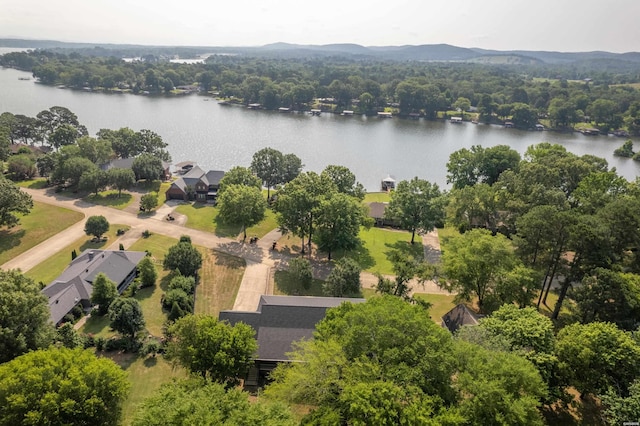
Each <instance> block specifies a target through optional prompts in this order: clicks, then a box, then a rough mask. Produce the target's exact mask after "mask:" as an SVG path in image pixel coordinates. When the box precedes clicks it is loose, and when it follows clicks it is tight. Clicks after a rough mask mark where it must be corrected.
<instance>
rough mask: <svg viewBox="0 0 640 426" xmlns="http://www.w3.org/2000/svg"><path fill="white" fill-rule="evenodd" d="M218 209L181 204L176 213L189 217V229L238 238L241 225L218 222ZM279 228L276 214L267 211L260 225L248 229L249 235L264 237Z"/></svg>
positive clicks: (198, 204) (209, 205)
mask: <svg viewBox="0 0 640 426" xmlns="http://www.w3.org/2000/svg"><path fill="white" fill-rule="evenodd" d="M218 211H219V210H218V209H217V208H215V207H213V206H212V205H211V204H204V203H192V204H181V205H179V206H178V207H176V212H178V213H180V214H183V215H185V216H187V223H186V224H185V226H187V227H188V228H193V229H198V230H201V231H207V232H212V233H215V234H216V235H217V236H219V237H228V238H237V237H238V236H239V235H240V232H241V231H242V229H241V226H240V225H228V224H225V223H222V222H221V221H220V220H218ZM277 227H278V224H277V223H276V216H275V213H274V212H273V211H272V210H270V209H267V211H266V214H265V218H264V220H263V221H262V222H260V223H259V224H257V225H255V226H252V227H250V228H247V235H257V236H258V237H259V238H262V237H264V236H265V235H266V234H267V233H268V232H269V231H271V230H273V229H275V228H277Z"/></svg>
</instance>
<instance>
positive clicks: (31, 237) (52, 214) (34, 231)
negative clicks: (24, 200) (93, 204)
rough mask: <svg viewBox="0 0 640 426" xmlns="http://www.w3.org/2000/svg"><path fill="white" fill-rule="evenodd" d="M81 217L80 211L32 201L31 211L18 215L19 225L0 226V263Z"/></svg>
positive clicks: (65, 227)
mask: <svg viewBox="0 0 640 426" xmlns="http://www.w3.org/2000/svg"><path fill="white" fill-rule="evenodd" d="M83 217H84V215H83V214H82V213H80V212H76V211H73V210H68V209H64V208H62V207H55V206H52V205H50V204H43V203H38V202H34V203H33V209H32V210H31V213H29V214H28V215H20V224H19V225H17V226H14V227H13V228H10V229H8V228H6V227H0V265H2V264H3V263H5V262H8V261H9V260H11V259H13V258H14V257H16V256H18V255H19V254H21V253H24V252H25V251H27V250H29V249H30V248H32V247H35V246H36V245H38V244H40V243H41V242H43V241H45V240H46V239H48V238H50V237H52V236H54V235H55V234H57V233H58V232H61V231H63V230H65V229H67V228H68V227H69V226H71V225H73V224H74V223H76V222H78V221H80V220H81V219H82V218H83ZM45 224H46V226H45Z"/></svg>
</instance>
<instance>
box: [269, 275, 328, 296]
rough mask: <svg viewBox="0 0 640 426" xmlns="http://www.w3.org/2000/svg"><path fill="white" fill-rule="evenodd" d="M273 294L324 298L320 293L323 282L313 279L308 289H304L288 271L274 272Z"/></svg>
mask: <svg viewBox="0 0 640 426" xmlns="http://www.w3.org/2000/svg"><path fill="white" fill-rule="evenodd" d="M273 280H274V284H275V285H274V287H273V294H275V295H284V296H325V294H323V293H322V283H324V281H322V280H317V279H315V278H314V279H313V281H312V282H311V285H310V286H309V288H308V289H307V288H304V287H303V286H302V285H301V284H300V282H299V281H298V280H297V279H295V277H294V276H293V274H291V273H290V272H289V271H276V273H275V274H274V277H273Z"/></svg>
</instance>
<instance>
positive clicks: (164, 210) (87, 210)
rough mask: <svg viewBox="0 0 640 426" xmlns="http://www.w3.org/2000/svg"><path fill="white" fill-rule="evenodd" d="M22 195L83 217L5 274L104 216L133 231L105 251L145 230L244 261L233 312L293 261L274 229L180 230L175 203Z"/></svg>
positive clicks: (249, 307) (367, 284) (433, 288)
mask: <svg viewBox="0 0 640 426" xmlns="http://www.w3.org/2000/svg"><path fill="white" fill-rule="evenodd" d="M23 190H24V191H25V192H27V193H29V194H30V195H31V196H32V197H33V199H34V200H35V201H38V202H42V203H46V204H52V205H55V206H58V207H64V208H67V209H70V210H75V211H79V212H81V213H83V214H84V215H85V219H83V220H81V221H80V222H78V223H76V224H74V225H72V226H71V227H69V228H67V229H65V230H64V231H62V232H60V233H58V234H56V235H54V236H53V237H51V238H49V239H47V240H46V241H43V242H42V243H40V244H38V245H37V246H35V247H33V248H31V249H29V250H27V251H26V252H24V253H22V254H21V255H19V256H17V257H15V258H13V259H11V260H10V261H8V262H6V263H5V264H3V265H1V266H0V268H2V269H5V270H7V269H21V270H22V271H23V272H26V271H28V270H30V269H31V268H33V267H35V266H36V265H38V264H39V263H41V262H43V261H44V260H46V259H47V258H49V257H50V256H51V255H52V254H54V253H56V252H58V251H60V250H62V249H63V248H65V247H67V246H68V245H69V244H71V243H73V242H74V241H76V240H78V239H79V238H82V237H84V236H85V233H84V224H85V222H86V218H87V217H89V216H93V215H103V216H105V217H106V218H107V220H108V221H109V223H112V224H120V225H128V226H130V227H131V228H130V229H129V230H128V231H127V232H126V233H125V234H124V235H122V236H120V237H119V238H117V239H116V240H115V241H113V242H112V243H111V244H110V245H109V246H108V249H109V250H117V249H118V248H119V245H120V244H122V245H123V246H124V248H125V249H127V248H129V247H131V245H132V244H133V243H134V242H136V241H137V240H138V239H139V238H141V236H142V233H143V232H144V231H145V230H148V231H149V232H151V233H156V234H161V235H166V236H168V237H172V238H176V239H178V238H180V236H182V235H185V234H186V235H189V236H190V237H191V240H192V241H193V243H194V244H197V245H200V246H203V247H206V248H210V249H215V250H217V251H220V252H223V253H227V254H231V255H234V256H238V257H241V258H243V259H245V261H246V264H247V266H246V270H245V274H244V276H243V279H242V283H241V284H240V289H239V290H238V295H237V297H236V301H235V304H234V308H233V309H234V310H242V311H255V310H256V308H257V307H258V302H259V300H260V295H262V294H267V293H271V292H272V291H273V289H270V288H269V283H270V275H271V270H272V269H285V268H286V267H287V265H288V261H289V259H290V258H291V256H290V255H288V254H286V253H281V252H279V251H278V250H271V248H272V244H273V242H274V241H278V240H279V239H280V237H281V236H282V234H281V232H280V231H279V230H277V229H275V230H273V231H271V232H269V233H268V234H266V235H265V236H264V237H263V238H261V239H260V240H258V243H257V244H249V243H248V242H247V243H243V242H241V241H236V240H233V239H230V238H222V237H218V236H216V235H215V234H213V233H210V232H205V231H199V230H196V229H191V228H186V227H184V219H183V216H182V215H178V214H177V213H173V210H174V209H175V207H176V206H177V204H176V203H168V204H164V205H162V206H160V207H159V208H158V210H157V211H156V212H154V214H151V215H138V214H137V213H138V212H137V210H136V211H135V212H134V211H133V210H131V209H129V210H131V211H127V210H117V209H113V208H110V207H104V206H99V205H94V204H91V203H87V202H85V201H82V200H76V199H71V198H67V197H64V196H60V195H58V194H55V193H54V192H53V191H51V190H42V189H31V188H23ZM169 213H171V214H172V215H174V216H176V217H178V216H180V220H175V221H171V222H169V221H167V220H166V216H167V214H169ZM429 235H431V234H428V236H427V238H423V241H425V240H426V241H427V242H425V243H424V244H425V255H426V252H427V249H429V250H432V251H433V252H434V253H435V252H436V251H437V253H438V254H439V249H440V247H439V243H438V240H437V233H434V235H433V236H430V237H429ZM436 247H437V249H436ZM312 265H313V268H314V276H315V277H318V278H326V276H327V275H328V273H329V272H330V270H331V268H330V266H329V265H328V264H327V263H326V262H318V261H312ZM391 278H393V277H391ZM361 279H362V284H363V287H364V288H375V284H376V283H377V278H376V277H375V276H374V275H373V274H370V273H367V272H363V273H362V276H361ZM413 286H414V291H416V292H420V293H423V292H424V293H436V294H448V292H446V291H444V290H442V289H440V288H439V287H438V286H437V285H435V283H432V282H427V283H425V284H424V288H421V287H420V285H419V284H417V282H414V283H413Z"/></svg>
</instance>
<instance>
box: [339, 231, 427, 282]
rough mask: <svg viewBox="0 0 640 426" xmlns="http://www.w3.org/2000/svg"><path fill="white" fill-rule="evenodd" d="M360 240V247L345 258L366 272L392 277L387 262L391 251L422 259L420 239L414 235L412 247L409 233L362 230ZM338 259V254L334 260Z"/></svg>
mask: <svg viewBox="0 0 640 426" xmlns="http://www.w3.org/2000/svg"><path fill="white" fill-rule="evenodd" d="M360 239H361V240H362V242H363V244H362V247H360V248H359V249H356V250H353V251H351V252H349V253H347V254H346V256H349V257H351V258H353V259H355V260H356V261H358V263H359V264H360V266H361V267H362V269H363V270H365V271H368V272H373V273H376V272H379V273H381V274H389V275H392V274H393V265H392V264H391V261H390V260H389V254H390V253H391V251H392V250H398V251H400V252H402V253H405V254H406V255H411V256H414V257H417V258H419V259H422V258H423V257H424V248H423V247H422V238H421V237H420V236H419V235H416V238H415V243H414V244H413V245H412V244H410V241H411V233H409V232H405V231H396V230H391V229H385V228H375V227H373V228H370V229H368V230H367V229H362V230H361V231H360ZM339 257H340V254H339V253H338V254H337V255H336V258H339Z"/></svg>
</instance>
